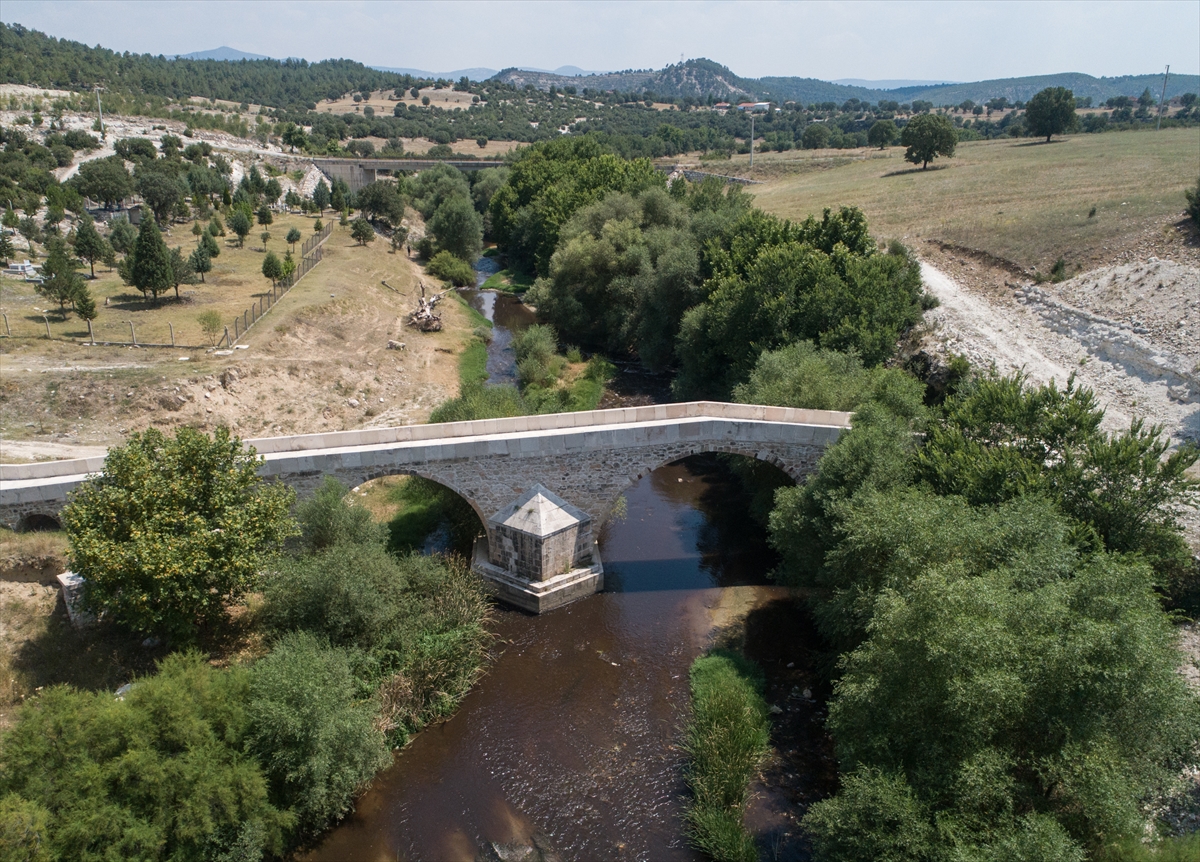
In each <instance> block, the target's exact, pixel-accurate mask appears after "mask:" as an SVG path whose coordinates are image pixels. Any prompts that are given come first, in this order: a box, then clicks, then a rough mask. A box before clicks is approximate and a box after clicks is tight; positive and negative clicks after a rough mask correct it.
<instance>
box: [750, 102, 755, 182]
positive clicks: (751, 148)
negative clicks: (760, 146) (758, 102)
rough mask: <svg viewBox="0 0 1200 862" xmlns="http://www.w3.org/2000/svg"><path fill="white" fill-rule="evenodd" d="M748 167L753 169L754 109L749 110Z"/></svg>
mask: <svg viewBox="0 0 1200 862" xmlns="http://www.w3.org/2000/svg"><path fill="white" fill-rule="evenodd" d="M750 167H754V109H753V108H751V109H750Z"/></svg>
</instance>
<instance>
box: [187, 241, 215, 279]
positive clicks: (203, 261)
mask: <svg viewBox="0 0 1200 862" xmlns="http://www.w3.org/2000/svg"><path fill="white" fill-rule="evenodd" d="M188 262H189V263H190V264H191V266H192V269H193V270H195V271H196V272H197V273H199V274H200V280H201V281H204V280H205V279H204V273H206V272H211V271H212V256H211V255H210V254H209V253H208V248H207V247H206V246H203V245H200V246H197V247H196V250H195V251H193V252H192V254H191V257H189V258H188Z"/></svg>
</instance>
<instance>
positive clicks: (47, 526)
mask: <svg viewBox="0 0 1200 862" xmlns="http://www.w3.org/2000/svg"><path fill="white" fill-rule="evenodd" d="M61 529H62V523H61V522H60V521H59V519H58V518H57V517H56V516H55V515H47V514H45V513H44V512H30V513H29V514H27V515H25V516H23V517H22V518H21V519H20V520H19V521H18V522H17V530H16V531H17V532H18V533H47V532H51V531H53V530H61Z"/></svg>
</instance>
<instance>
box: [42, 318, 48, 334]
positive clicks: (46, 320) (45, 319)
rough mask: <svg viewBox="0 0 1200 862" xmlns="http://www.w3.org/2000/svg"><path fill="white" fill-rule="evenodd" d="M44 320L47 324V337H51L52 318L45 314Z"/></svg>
mask: <svg viewBox="0 0 1200 862" xmlns="http://www.w3.org/2000/svg"><path fill="white" fill-rule="evenodd" d="M42 320H43V321H44V322H45V324H46V337H47V338H49V337H50V318H48V317H47V316H46V315H44V314H43V315H42Z"/></svg>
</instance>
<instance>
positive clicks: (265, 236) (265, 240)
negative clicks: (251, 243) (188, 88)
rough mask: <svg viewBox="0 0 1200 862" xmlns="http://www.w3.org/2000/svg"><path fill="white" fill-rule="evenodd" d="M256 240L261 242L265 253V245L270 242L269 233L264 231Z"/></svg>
mask: <svg viewBox="0 0 1200 862" xmlns="http://www.w3.org/2000/svg"><path fill="white" fill-rule="evenodd" d="M258 238H259V239H261V240H262V244H263V251H266V250H267V243H268V242H270V241H271V232H270V231H269V230H264V231H263V232H262V233H260V234H259V235H258Z"/></svg>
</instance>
